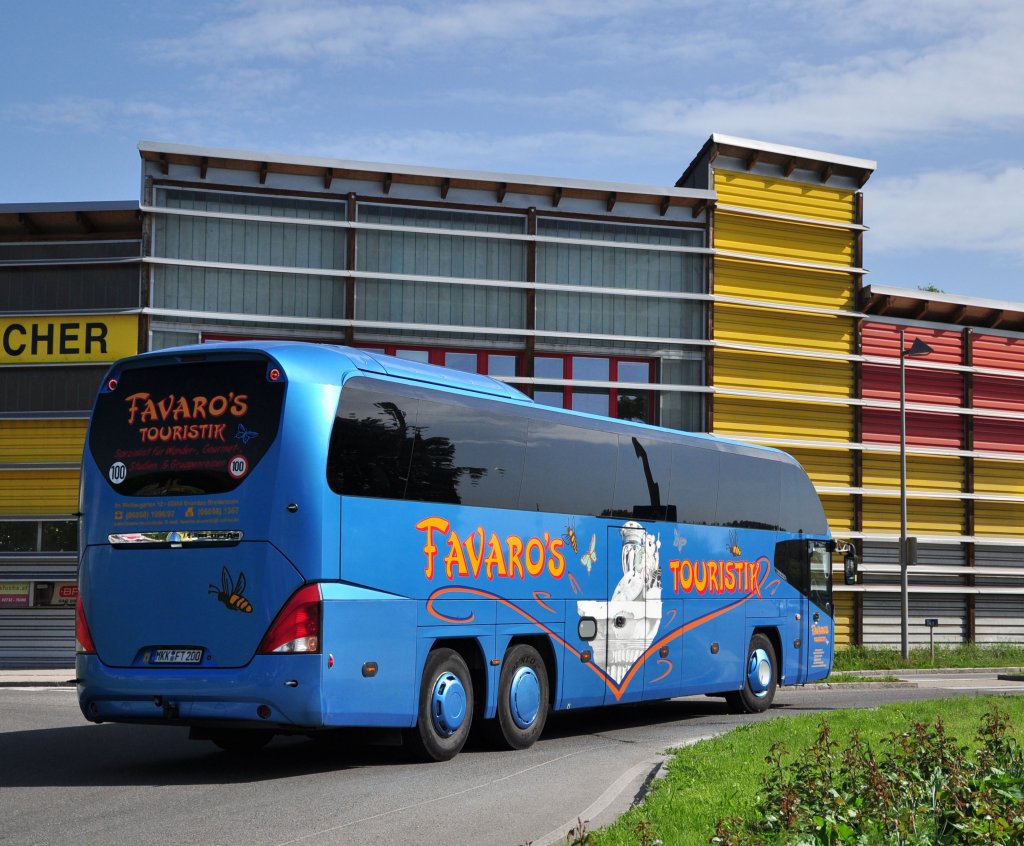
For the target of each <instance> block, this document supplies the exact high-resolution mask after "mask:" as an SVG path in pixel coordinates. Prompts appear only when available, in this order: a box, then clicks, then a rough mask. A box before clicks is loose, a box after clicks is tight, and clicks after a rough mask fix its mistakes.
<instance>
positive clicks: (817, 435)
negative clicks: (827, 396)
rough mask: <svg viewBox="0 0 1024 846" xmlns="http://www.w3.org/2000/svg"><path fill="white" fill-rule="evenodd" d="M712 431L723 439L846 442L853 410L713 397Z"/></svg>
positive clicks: (845, 407)
mask: <svg viewBox="0 0 1024 846" xmlns="http://www.w3.org/2000/svg"><path fill="white" fill-rule="evenodd" d="M712 431H713V432H714V433H715V434H716V435H723V436H726V437H728V436H729V435H744V436H747V437H753V438H757V437H764V438H793V439H798V440H806V439H811V440H819V441H842V442H847V441H849V440H850V439H851V437H852V434H853V410H852V409H850V408H849V407H848V406H844V405H822V404H811V403H802V402H783V401H780V400H761V399H752V398H749V397H726V396H716V397H715V401H714V421H713V429H712Z"/></svg>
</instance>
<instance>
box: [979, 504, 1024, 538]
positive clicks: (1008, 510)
mask: <svg viewBox="0 0 1024 846" xmlns="http://www.w3.org/2000/svg"><path fill="white" fill-rule="evenodd" d="M974 534H975V535H979V536H981V537H1016V538H1021V537H1024V503H1020V502H975V503H974Z"/></svg>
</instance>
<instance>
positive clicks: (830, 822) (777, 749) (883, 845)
mask: <svg viewBox="0 0 1024 846" xmlns="http://www.w3.org/2000/svg"><path fill="white" fill-rule="evenodd" d="M1008 728H1009V725H1008V717H1007V715H1006V714H1005V713H1004V712H1003V711H1002V710H1000V709H999V708H998V707H996V708H994V709H993V710H992V711H989V712H988V713H986V714H985V715H984V717H983V718H982V721H981V726H980V728H979V730H978V741H979V744H980V745H979V748H978V749H977V751H976V752H975V753H974V754H973V755H972V754H969V753H968V751H967V748H966V747H965V746H961V745H960V744H959V743H957V741H956V740H955V739H953V738H951V737H950V736H948V735H947V733H946V730H945V727H944V725H943V723H942V720H941V719H936V720H935V722H934V723H928V722H918V721H915V722H914V723H912V725H911V728H910V729H909V730H907V731H904V732H899V733H892V734H890V735H889V738H888V741H887V743H886V744H884V748H883V749H881V750H880V751H877V752H876V751H875V750H874V749H872V748H871V746H870V744H868V743H866V742H865V741H864V740H862V738H861V736H860V734H859V733H858V732H854V733H853V734H852V735H851V737H850V738H849V740H848V741H847V743H846V744H845V745H840V744H839V743H838V742H837V741H836V739H835V737H834V736H833V733H832V729H831V727H830V725H829V723H828V721H827V720H826V721H823V722H822V724H821V728H820V730H819V732H818V737H817V740H816V741H815V742H814V743H813V744H812V745H811V747H810V748H809V749H807V750H806V751H804V752H802V753H797V754H796V755H795V756H793V759H792V760H791V761H789V762H787V761H786V760H785V759H786V753H785V752H784V750H783V748H782V745H781V744H778V743H776V744H774V745H773V746H772V748H771V751H770V752H769V755H768V757H767V758H766V761H767V763H768V764H769V769H768V773H767V774H766V775H765V776H764V779H763V789H762V792H761V794H760V795H759V796H758V798H757V801H756V814H755V817H754V820H755V821H751V820H749V819H748V820H743V819H740V818H733V819H729V820H723V821H721V822H719V824H718V827H717V832H716V836H715V837H714V838H712V841H711V842H712V843H715V844H719V846H782V844H792V845H793V846H796V844H799V845H800V846H810V844H813V846H839V845H840V844H844V845H845V844H851V846H854V845H856V846H862V845H863V846H866V844H879V846H947V844H948V846H953V845H954V844H956V846H973V844H1007V846H1010V845H1011V844H1020V843H1024V753H1022V751H1021V749H1020V747H1019V746H1018V744H1017V742H1016V741H1015V740H1014V738H1013V737H1012V736H1010V735H1009V734H1008Z"/></svg>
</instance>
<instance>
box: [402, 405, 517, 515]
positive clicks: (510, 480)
mask: <svg viewBox="0 0 1024 846" xmlns="http://www.w3.org/2000/svg"><path fill="white" fill-rule="evenodd" d="M525 451H526V420H525V418H523V417H520V416H518V415H513V414H509V413H504V412H503V410H502V409H501V408H500V407H499V408H498V409H494V408H493V407H490V408H489V407H486V406H484V405H483V404H480V403H478V402H475V401H473V400H467V399H461V400H460V399H458V398H454V397H453V398H451V399H450V400H449V399H447V398H445V400H443V401H434V400H432V399H431V400H427V399H424V400H421V401H420V404H419V416H418V417H417V425H416V439H415V442H414V445H413V455H412V464H411V468H410V474H409V487H408V490H407V492H406V499H414V500H421V501H425V502H450V503H461V504H462V505H471V506H478V507H484V508H515V507H516V506H517V502H518V498H519V488H520V486H521V483H522V475H523V461H524V453H525Z"/></svg>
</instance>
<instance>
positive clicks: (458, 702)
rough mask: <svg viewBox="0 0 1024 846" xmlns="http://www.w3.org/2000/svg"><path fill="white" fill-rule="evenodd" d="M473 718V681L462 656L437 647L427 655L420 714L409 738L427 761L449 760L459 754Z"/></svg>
mask: <svg viewBox="0 0 1024 846" xmlns="http://www.w3.org/2000/svg"><path fill="white" fill-rule="evenodd" d="M472 722H473V682H472V679H471V678H470V675H469V668H468V667H467V666H466V662H465V661H464V660H463V659H462V656H461V655H459V653H458V652H456V651H454V650H453V649H435V650H434V651H433V652H431V653H430V655H429V656H428V657H427V664H426V666H425V667H424V668H423V681H422V683H421V684H420V701H419V716H418V717H417V718H416V727H415V728H413V729H410V730H409V732H408V735H407V736H408V739H409V741H410V744H411V746H412V748H413V750H414V751H415V752H416V754H417V756H418V757H420V758H422V759H423V760H425V761H448V760H451V759H452V758H454V757H455V756H456V755H458V754H459V752H460V751H461V749H462V747H463V746H464V745H465V744H466V738H467V737H469V728H470V724H471V723H472Z"/></svg>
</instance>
